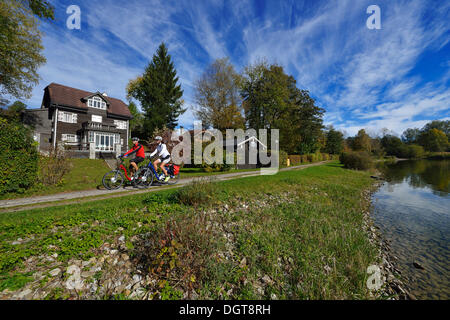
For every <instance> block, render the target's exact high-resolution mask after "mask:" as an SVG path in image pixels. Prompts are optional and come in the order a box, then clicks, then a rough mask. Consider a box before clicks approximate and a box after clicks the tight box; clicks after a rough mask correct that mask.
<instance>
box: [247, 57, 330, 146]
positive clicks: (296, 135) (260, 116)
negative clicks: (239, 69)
mask: <svg viewBox="0 0 450 320" xmlns="http://www.w3.org/2000/svg"><path fill="white" fill-rule="evenodd" d="M240 87H241V91H240V92H241V96H242V98H243V106H244V111H245V119H246V124H247V126H248V127H250V128H253V129H269V130H270V129H279V130H280V144H281V147H282V148H283V150H285V151H286V152H288V153H310V152H315V151H316V150H318V149H319V148H320V143H319V140H320V135H321V129H322V127H323V125H322V116H323V113H324V111H325V110H323V109H322V108H319V107H318V106H316V104H315V101H314V99H313V98H311V96H310V95H309V92H308V91H306V90H301V89H298V88H297V86H296V80H295V79H294V77H292V76H290V75H288V74H286V73H285V72H284V69H283V67H282V66H279V65H276V64H273V65H269V64H268V63H267V62H265V61H262V62H258V63H256V64H254V65H251V66H248V67H246V68H245V69H244V72H243V75H242V77H241V80H240Z"/></svg>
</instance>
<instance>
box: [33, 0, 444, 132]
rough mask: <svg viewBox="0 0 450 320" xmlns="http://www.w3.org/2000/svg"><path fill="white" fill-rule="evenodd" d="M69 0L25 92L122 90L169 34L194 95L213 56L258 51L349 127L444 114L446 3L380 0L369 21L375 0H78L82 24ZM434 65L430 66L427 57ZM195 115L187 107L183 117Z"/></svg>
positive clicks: (188, 95) (246, 58)
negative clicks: (69, 24)
mask: <svg viewBox="0 0 450 320" xmlns="http://www.w3.org/2000/svg"><path fill="white" fill-rule="evenodd" d="M69 2H70V1H68V0H67V1H66V0H64V1H56V0H55V1H53V3H54V4H55V5H56V7H57V17H58V20H57V21H56V22H53V23H44V24H43V26H42V29H43V31H44V32H46V36H45V38H44V45H45V52H44V55H45V56H46V57H47V60H48V62H47V64H46V65H45V66H44V67H42V68H41V70H40V74H41V76H42V81H41V83H40V84H39V85H38V86H37V87H36V88H35V90H34V92H33V98H32V99H31V100H29V101H28V104H29V105H30V106H32V107H38V106H39V105H40V103H41V99H42V89H43V88H44V87H45V86H46V85H48V84H49V83H50V82H59V83H63V84H66V85H70V86H74V87H78V88H81V89H86V90H91V91H96V90H104V91H107V92H108V93H110V95H111V96H115V97H117V98H121V99H124V98H125V86H126V84H127V82H128V80H129V79H131V78H134V77H135V76H137V75H138V74H140V73H142V72H143V71H144V68H145V66H146V65H147V63H148V61H149V60H150V59H151V58H152V55H153V54H154V52H155V50H156V48H157V47H158V45H159V44H160V43H161V42H162V41H164V42H166V44H167V45H168V48H169V53H170V54H171V55H172V57H173V59H174V62H175V66H176V68H177V71H178V74H179V77H180V83H181V84H182V87H183V89H184V99H185V101H186V106H185V107H189V106H191V105H192V101H193V85H194V82H195V80H196V79H198V78H199V77H200V75H201V73H202V72H203V70H205V68H206V66H207V65H208V64H209V63H211V62H212V61H213V60H214V59H216V58H221V57H224V56H229V57H230V60H231V61H232V62H233V63H234V64H235V66H236V68H237V69H238V70H239V69H240V68H242V67H243V66H245V65H247V64H248V63H252V62H254V61H256V60H257V59H259V58H267V59H268V60H269V61H270V62H277V63H279V64H281V65H283V66H284V67H285V69H286V71H287V72H288V73H290V74H292V75H294V77H295V78H296V79H297V84H298V86H299V87H301V88H305V89H308V90H309V91H310V92H311V94H312V95H313V96H314V97H315V98H316V100H317V103H318V104H320V105H321V106H322V107H324V108H325V109H326V110H327V113H326V116H325V122H326V124H328V123H333V124H334V125H335V126H336V127H338V128H342V129H345V130H346V131H347V132H349V133H350V134H351V133H355V132H356V131H357V130H358V129H359V128H361V127H366V128H371V130H379V129H381V128H382V127H388V128H391V129H394V130H395V131H396V132H398V133H401V131H402V130H403V129H404V128H406V127H407V126H421V125H423V124H424V123H425V122H426V121H427V120H430V119H435V118H447V117H448V116H449V108H448V105H449V91H448V81H449V79H450V65H449V62H448V61H449V58H448V57H449V55H448V54H449V46H450V45H449V39H450V33H449V30H450V29H449V24H448V16H449V15H450V4H449V3H446V2H439V3H436V2H434V1H431V0H429V1H421V2H418V1H415V2H411V1H402V0H399V1H387V0H379V1H378V3H377V4H378V5H379V6H380V7H381V13H382V15H381V17H382V29H381V30H369V29H367V28H366V25H365V22H366V19H367V17H368V15H367V14H366V8H367V7H368V6H369V5H371V4H373V3H372V2H371V1H366V0H364V1H351V0H340V1H314V2H311V1H293V0H291V1H257V2H255V1H247V0H230V1H222V0H215V1H203V0H199V1H195V2H191V1H187V2H176V3H175V2H170V1H169V2H168V1H162V0H161V1H159V0H151V1H137V0H130V1H112V0H105V1H80V2H79V3H80V4H79V5H80V7H81V8H82V30H81V31H69V30H67V29H66V28H65V18H66V14H65V8H66V7H67V6H68V5H70V4H72V3H69ZM436 64H437V65H438V66H439V68H434V69H433V72H431V71H430V68H431V66H433V65H436ZM193 119H194V116H193V112H192V110H191V109H190V110H189V111H187V112H186V113H185V114H184V115H183V116H182V117H181V118H180V124H182V125H184V126H189V123H190V122H192V120H193Z"/></svg>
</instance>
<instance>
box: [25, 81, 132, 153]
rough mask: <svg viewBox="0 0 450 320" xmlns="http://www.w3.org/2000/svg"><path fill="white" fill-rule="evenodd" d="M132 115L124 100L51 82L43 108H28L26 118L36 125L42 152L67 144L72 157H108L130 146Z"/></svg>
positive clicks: (45, 91)
mask: <svg viewBox="0 0 450 320" xmlns="http://www.w3.org/2000/svg"><path fill="white" fill-rule="evenodd" d="M131 118H132V116H131V113H130V110H129V109H128V105H127V104H125V103H124V102H123V101H122V100H119V99H116V98H112V97H109V96H108V95H107V94H106V93H100V92H88V91H84V90H80V89H76V88H71V87H68V86H64V85H61V84H57V83H51V84H49V85H48V86H47V87H46V88H45V89H44V97H43V99H42V105H41V108H40V109H27V110H26V111H25V114H24V117H23V121H24V123H25V124H26V125H30V126H31V127H33V129H34V138H35V140H36V141H37V142H38V143H39V151H40V152H42V153H48V151H49V150H51V149H52V148H57V147H64V149H65V150H68V151H70V152H69V154H70V156H71V157H76V158H105V157H111V156H115V155H117V154H120V153H123V152H126V150H127V149H128V138H129V121H130V119H131Z"/></svg>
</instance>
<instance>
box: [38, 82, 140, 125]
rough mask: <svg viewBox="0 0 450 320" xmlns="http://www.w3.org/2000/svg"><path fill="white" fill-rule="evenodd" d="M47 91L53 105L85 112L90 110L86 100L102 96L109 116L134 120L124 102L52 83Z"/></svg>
mask: <svg viewBox="0 0 450 320" xmlns="http://www.w3.org/2000/svg"><path fill="white" fill-rule="evenodd" d="M45 90H48V93H49V97H50V103H51V104H59V105H64V106H71V107H75V108H79V109H85V110H87V108H88V106H87V104H86V99H87V98H88V97H91V96H94V95H100V96H101V98H102V99H104V100H105V101H107V103H108V108H107V110H106V111H107V112H108V113H109V114H113V115H118V116H122V117H127V118H132V116H131V113H130V110H129V109H128V106H127V105H126V104H125V103H124V102H123V101H122V100H119V99H116V98H112V97H107V96H104V95H102V94H101V93H100V92H89V91H84V90H80V89H76V88H72V87H68V86H64V85H62V84H58V83H54V82H52V83H50V84H49V85H48V86H47V87H46V88H45Z"/></svg>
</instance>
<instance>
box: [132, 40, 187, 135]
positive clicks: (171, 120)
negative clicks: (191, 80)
mask: <svg viewBox="0 0 450 320" xmlns="http://www.w3.org/2000/svg"><path fill="white" fill-rule="evenodd" d="M182 95H183V90H181V86H180V85H179V84H178V77H177V73H176V70H175V67H174V64H173V62H172V58H171V56H170V55H169V54H168V52H167V47H166V45H165V44H164V43H161V44H160V46H159V48H158V50H157V51H156V53H155V54H154V55H153V59H152V61H151V62H150V63H149V65H148V66H147V68H146V69H145V72H144V74H143V75H142V76H139V77H137V78H136V79H133V80H131V81H130V82H129V83H128V86H127V96H128V97H129V98H134V99H136V100H138V101H139V102H140V103H141V107H142V110H143V113H144V120H143V127H144V132H143V133H144V134H145V133H147V134H150V133H151V132H153V131H154V130H155V129H156V128H162V127H163V126H167V127H168V128H169V129H174V128H175V127H176V126H177V121H178V117H179V116H180V115H181V114H183V113H184V112H185V111H186V109H183V108H182V105H183V100H182V99H181V97H182ZM143 138H147V137H143Z"/></svg>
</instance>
